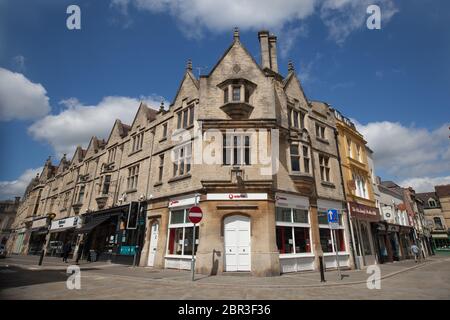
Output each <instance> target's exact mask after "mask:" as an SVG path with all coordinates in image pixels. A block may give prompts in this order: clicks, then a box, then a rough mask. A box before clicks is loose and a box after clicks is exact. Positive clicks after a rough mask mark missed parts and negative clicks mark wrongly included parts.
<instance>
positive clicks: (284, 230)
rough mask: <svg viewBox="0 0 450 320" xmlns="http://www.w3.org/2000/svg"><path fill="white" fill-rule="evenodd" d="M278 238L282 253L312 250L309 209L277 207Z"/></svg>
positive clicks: (279, 248) (279, 249)
mask: <svg viewBox="0 0 450 320" xmlns="http://www.w3.org/2000/svg"><path fill="white" fill-rule="evenodd" d="M275 219H276V221H275V222H276V238H277V247H278V251H279V253H280V254H296V253H310V252H311V236H310V228H311V226H310V223H309V213H308V210H301V209H293V208H280V207H277V208H276V214H275Z"/></svg>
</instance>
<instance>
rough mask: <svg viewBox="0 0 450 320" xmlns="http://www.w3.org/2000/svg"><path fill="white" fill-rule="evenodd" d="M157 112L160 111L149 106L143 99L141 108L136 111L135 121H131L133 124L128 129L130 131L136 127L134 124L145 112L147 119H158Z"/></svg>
mask: <svg viewBox="0 0 450 320" xmlns="http://www.w3.org/2000/svg"><path fill="white" fill-rule="evenodd" d="M157 112H158V111H157V110H155V109H152V108H149V107H148V106H147V105H146V104H145V103H144V102H142V101H141V103H140V105H139V108H138V110H137V112H136V115H135V116H134V119H133V122H132V123H131V126H130V128H129V129H128V131H129V130H130V129H131V128H133V127H134V124H135V122H136V120H137V119H138V116H139V115H141V114H144V115H145V117H146V119H147V120H149V121H153V120H155V119H156V113H157ZM128 131H127V133H128Z"/></svg>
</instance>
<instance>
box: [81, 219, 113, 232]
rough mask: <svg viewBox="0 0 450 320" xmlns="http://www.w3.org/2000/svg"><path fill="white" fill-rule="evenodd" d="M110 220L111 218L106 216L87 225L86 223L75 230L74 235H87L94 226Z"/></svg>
mask: <svg viewBox="0 0 450 320" xmlns="http://www.w3.org/2000/svg"><path fill="white" fill-rule="evenodd" d="M110 218H111V217H110V216H106V217H101V218H98V219H95V220H93V221H91V222H89V223H86V224H85V225H84V226H82V227H81V228H78V229H75V233H89V232H90V231H91V230H92V229H94V228H95V227H96V226H98V225H100V224H102V223H103V222H105V221H106V220H109V219H110Z"/></svg>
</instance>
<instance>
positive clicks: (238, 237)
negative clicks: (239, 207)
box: [224, 215, 251, 271]
mask: <svg viewBox="0 0 450 320" xmlns="http://www.w3.org/2000/svg"><path fill="white" fill-rule="evenodd" d="M224 231H225V232H224V235H225V271H250V259H251V255H250V252H251V248H250V218H248V217H246V216H241V215H233V216H229V217H226V218H225V220H224Z"/></svg>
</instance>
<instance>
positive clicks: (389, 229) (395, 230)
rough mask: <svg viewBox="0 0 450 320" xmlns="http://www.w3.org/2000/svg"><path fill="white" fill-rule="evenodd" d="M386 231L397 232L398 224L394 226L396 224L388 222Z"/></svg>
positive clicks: (398, 229)
mask: <svg viewBox="0 0 450 320" xmlns="http://www.w3.org/2000/svg"><path fill="white" fill-rule="evenodd" d="M387 231H388V232H399V231H400V226H396V225H393V224H388V226H387Z"/></svg>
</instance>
